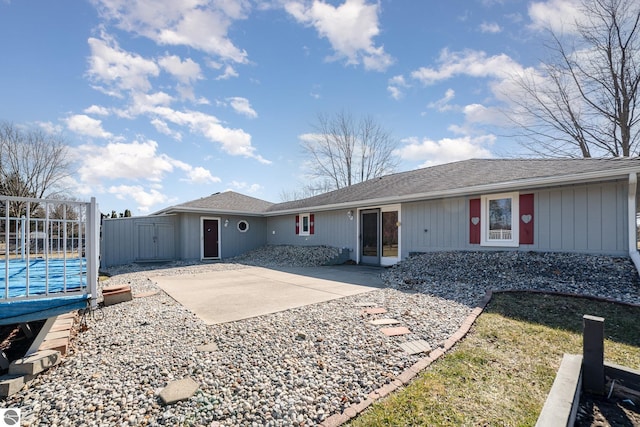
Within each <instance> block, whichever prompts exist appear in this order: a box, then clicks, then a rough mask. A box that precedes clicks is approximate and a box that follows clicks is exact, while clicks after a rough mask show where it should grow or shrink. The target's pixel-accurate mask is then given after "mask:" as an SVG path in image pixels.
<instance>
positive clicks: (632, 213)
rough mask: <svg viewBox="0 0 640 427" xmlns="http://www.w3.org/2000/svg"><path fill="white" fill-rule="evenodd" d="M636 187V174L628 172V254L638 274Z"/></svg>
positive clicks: (639, 263) (639, 257)
mask: <svg viewBox="0 0 640 427" xmlns="http://www.w3.org/2000/svg"><path fill="white" fill-rule="evenodd" d="M637 187H638V176H637V174H635V173H630V174H629V200H628V202H627V209H628V214H627V216H628V218H629V226H628V230H629V256H630V257H631V261H633V264H634V265H635V266H636V271H637V272H638V274H640V254H639V253H638V235H637V227H638V226H637V223H636V221H637V219H636V212H637V211H636V189H637Z"/></svg>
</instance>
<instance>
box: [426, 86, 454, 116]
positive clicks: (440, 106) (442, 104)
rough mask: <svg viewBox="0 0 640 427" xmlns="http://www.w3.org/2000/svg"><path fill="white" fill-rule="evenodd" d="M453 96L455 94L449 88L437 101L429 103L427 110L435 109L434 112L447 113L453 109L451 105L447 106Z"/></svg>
mask: <svg viewBox="0 0 640 427" xmlns="http://www.w3.org/2000/svg"><path fill="white" fill-rule="evenodd" d="M455 96H456V92H455V91H454V90H453V89H451V88H449V89H447V91H446V92H445V93H444V96H443V97H442V98H440V99H438V100H437V101H434V102H430V103H429V108H435V109H436V110H438V111H441V112H444V111H449V110H451V109H452V108H453V107H452V106H451V104H449V101H451V100H452V99H453V98H455Z"/></svg>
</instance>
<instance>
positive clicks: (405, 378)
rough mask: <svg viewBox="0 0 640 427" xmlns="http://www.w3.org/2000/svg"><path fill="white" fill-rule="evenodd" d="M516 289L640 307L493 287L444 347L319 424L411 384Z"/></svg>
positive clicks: (348, 415) (345, 417) (329, 425)
mask: <svg viewBox="0 0 640 427" xmlns="http://www.w3.org/2000/svg"><path fill="white" fill-rule="evenodd" d="M515 292H526V293H531V294H546V295H556V296H563V297H573V298H586V299H590V300H594V301H602V302H611V303H615V304H622V305H626V306H630V307H640V305H639V304H632V303H627V302H622V301H618V300H615V299H612V298H603V297H595V296H590V295H579V294H571V293H566V292H547V291H538V290H534V289H532V290H529V289H522V290H520V289H505V290H494V291H491V290H489V291H487V293H486V294H485V296H484V298H483V299H482V301H480V303H479V304H478V305H477V306H476V308H474V309H473V310H472V311H471V314H469V315H468V316H467V318H466V319H465V320H464V322H462V325H461V326H460V328H459V329H458V330H457V331H456V332H455V333H454V334H453V335H451V336H450V337H449V338H448V339H447V340H446V341H445V342H444V344H443V345H442V346H441V347H438V348H436V349H435V350H433V351H431V352H430V353H429V355H428V356H425V357H423V358H421V359H419V360H418V361H417V362H416V363H414V364H413V365H412V366H410V367H409V368H407V369H405V370H404V372H402V373H401V374H400V375H398V376H397V377H396V378H395V379H394V380H393V381H391V382H390V383H388V384H385V385H383V386H382V387H380V388H378V389H376V390H374V391H372V392H371V393H369V395H368V396H367V398H366V399H365V400H363V401H362V402H360V403H358V404H353V405H351V406H349V407H347V408H346V409H345V410H344V411H343V412H342V413H341V414H334V415H331V416H330V417H329V418H327V419H326V420H324V421H323V422H322V423H320V427H338V426H340V425H342V424H344V423H346V422H347V421H349V420H351V419H353V418H355V417H356V416H358V415H359V414H360V413H361V412H363V411H364V410H365V409H367V408H368V407H369V406H371V405H372V404H373V403H375V402H376V401H377V400H380V399H382V398H383V397H385V396H387V395H388V394H390V393H392V392H394V391H396V390H398V389H399V388H401V387H404V386H406V385H408V384H409V383H410V382H411V381H412V380H413V379H414V378H415V377H416V376H417V375H418V374H419V373H420V372H421V371H422V370H424V369H426V368H427V367H429V366H430V365H431V364H432V363H433V362H435V361H436V360H438V359H439V358H440V357H442V356H443V355H444V354H445V353H446V352H447V351H449V350H450V349H451V348H452V347H453V346H454V345H456V343H457V342H458V341H460V340H461V339H462V338H464V337H465V336H466V335H467V333H469V330H470V329H471V326H473V324H474V323H475V321H476V319H477V318H478V316H480V314H482V312H483V311H484V309H485V308H486V306H487V304H489V301H491V298H493V294H494V293H515Z"/></svg>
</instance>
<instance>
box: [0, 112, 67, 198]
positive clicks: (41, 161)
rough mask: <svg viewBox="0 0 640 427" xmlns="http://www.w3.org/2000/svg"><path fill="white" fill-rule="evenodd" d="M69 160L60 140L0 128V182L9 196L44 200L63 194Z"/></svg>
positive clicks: (35, 132)
mask: <svg viewBox="0 0 640 427" xmlns="http://www.w3.org/2000/svg"><path fill="white" fill-rule="evenodd" d="M70 171H71V160H70V157H69V152H68V147H67V145H66V144H65V141H64V140H63V139H62V137H60V136H58V135H49V134H45V133H44V132H43V131H41V130H38V129H23V128H20V127H17V126H14V125H13V124H10V123H1V124H0V179H1V180H2V184H3V188H2V189H3V191H4V192H5V194H7V195H10V196H20V197H38V198H41V197H45V196H51V195H54V194H56V193H58V192H60V191H61V190H62V188H61V184H62V183H63V180H64V179H65V178H67V177H69V175H70Z"/></svg>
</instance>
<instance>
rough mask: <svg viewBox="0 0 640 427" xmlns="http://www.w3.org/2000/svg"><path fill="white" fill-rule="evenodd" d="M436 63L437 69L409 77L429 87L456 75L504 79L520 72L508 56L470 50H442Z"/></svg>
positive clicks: (520, 69)
mask: <svg viewBox="0 0 640 427" xmlns="http://www.w3.org/2000/svg"><path fill="white" fill-rule="evenodd" d="M438 62H439V67H437V68H429V67H422V68H419V69H418V70H416V71H413V72H412V73H411V77H413V78H414V79H416V80H419V81H420V82H421V83H422V84H424V85H430V84H434V83H437V82H439V81H443V80H448V79H450V78H453V77H455V76H458V75H467V76H471V77H489V78H498V79H505V78H509V77H510V76H512V75H513V74H514V73H516V72H521V71H522V66H521V65H520V64H518V63H517V62H515V61H514V60H513V59H511V57H509V56H508V55H505V54H500V55H493V56H487V54H486V53H485V52H483V51H478V50H471V49H467V50H464V51H461V52H450V51H449V50H448V49H443V50H442V52H440V57H439V58H438Z"/></svg>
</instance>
